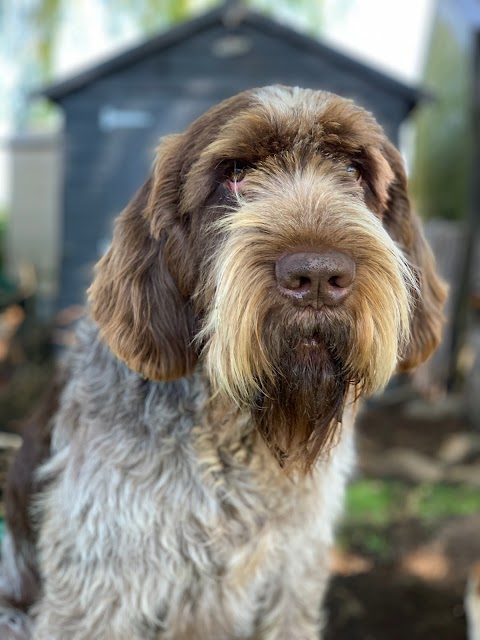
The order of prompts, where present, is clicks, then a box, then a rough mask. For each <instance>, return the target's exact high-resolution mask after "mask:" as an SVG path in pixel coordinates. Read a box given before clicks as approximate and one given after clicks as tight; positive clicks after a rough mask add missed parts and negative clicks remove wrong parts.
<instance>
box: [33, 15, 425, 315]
mask: <svg viewBox="0 0 480 640" xmlns="http://www.w3.org/2000/svg"><path fill="white" fill-rule="evenodd" d="M274 83H281V84H286V85H294V86H303V87H311V88H320V89H326V90H329V91H333V92H336V93H339V94H342V95H345V96H348V97H353V98H354V99H356V100H357V101H358V102H359V103H360V104H362V105H364V106H365V107H367V108H368V109H370V110H371V111H373V112H374V113H375V115H376V116H377V118H378V119H379V121H380V122H381V123H382V124H383V125H384V127H385V128H386V130H387V132H388V133H389V135H390V136H391V137H392V138H393V139H394V140H395V139H396V138H397V136H398V130H399V127H400V124H401V123H402V121H403V120H404V119H405V117H406V116H407V115H408V113H409V112H410V111H411V109H412V108H413V107H414V106H415V104H416V102H417V100H418V92H417V91H416V90H415V89H413V88H411V87H408V86H406V85H404V84H402V83H400V82H398V81H396V80H394V79H392V78H390V77H388V76H386V75H384V74H382V73H380V72H378V71H376V70H373V69H371V68H369V67H367V66H365V65H363V64H360V63H358V62H357V61H355V60H353V59H351V58H349V57H348V56H345V55H343V54H341V53H339V52H337V51H334V50H332V49H331V48H329V47H327V46H325V45H323V44H321V43H319V42H318V41H316V40H314V39H312V38H309V37H306V36H304V35H301V34H299V33H298V32H296V31H294V30H292V29H290V28H288V27H286V26H282V25H280V24H278V23H276V22H274V21H272V20H271V19H269V18H266V17H264V16H262V15H259V14H257V13H254V12H252V11H251V10H249V9H247V8H244V7H239V6H238V5H236V6H234V7H230V8H229V7H227V6H223V7H219V8H216V9H214V10H212V11H210V12H209V13H206V14H204V15H201V16H200V17H197V18H195V19H193V20H191V21H189V22H186V23H184V24H181V25H180V26H178V27H176V28H174V29H172V30H170V31H168V32H166V33H162V34H160V35H158V36H157V37H153V38H151V39H150V40H148V41H146V42H144V43H143V44H141V45H140V46H137V47H135V48H133V49H131V50H129V51H126V52H124V53H122V54H120V55H117V56H116V57H114V58H112V59H110V60H107V61H106V62H103V63H102V64H99V65H98V66H95V67H94V68H91V69H90V70H88V71H86V72H84V73H81V74H79V75H76V76H75V77H73V78H70V79H68V80H66V81H63V82H60V83H57V84H54V85H51V86H49V87H47V88H45V89H44V90H43V91H41V95H43V96H46V97H47V98H49V99H50V100H52V101H54V102H55V103H57V104H58V105H60V107H61V108H62V110H63V112H64V116H65V120H64V122H65V124H64V144H65V148H64V190H63V202H62V216H61V217H62V224H61V228H62V231H61V233H62V239H61V266H60V270H59V271H60V283H59V297H58V307H60V308H61V307H65V306H67V305H71V304H74V303H78V302H82V301H83V299H84V291H85V289H86V286H87V285H88V282H89V281H90V279H91V268H92V265H93V264H94V263H95V262H96V261H97V259H98V258H99V256H100V255H101V254H102V253H103V251H104V250H105V248H106V246H107V245H108V242H109V238H110V236H111V221H112V218H113V217H114V216H115V215H116V214H117V213H118V212H119V211H120V210H121V209H122V208H123V207H124V206H125V205H126V203H127V202H128V200H129V199H130V198H131V196H132V195H133V193H134V192H135V191H136V189H137V188H138V187H139V186H140V184H141V183H142V182H143V180H144V179H145V177H146V175H147V173H148V171H149V168H150V165H151V162H152V158H153V152H154V148H155V146H156V144H157V142H158V139H159V138H160V137H161V136H163V135H165V134H167V133H171V132H175V131H181V130H182V129H183V128H184V127H185V126H186V125H187V124H188V123H190V122H191V121H192V120H193V119H194V118H196V117H197V116H199V115H200V114H201V113H203V112H204V111H205V110H206V109H208V108H209V107H210V106H211V105H212V104H214V103H216V102H218V101H219V100H222V99H224V98H226V97H228V96H231V95H233V94H235V93H238V92H239V91H242V90H244V89H247V88H250V87H255V86H263V85H268V84H274Z"/></svg>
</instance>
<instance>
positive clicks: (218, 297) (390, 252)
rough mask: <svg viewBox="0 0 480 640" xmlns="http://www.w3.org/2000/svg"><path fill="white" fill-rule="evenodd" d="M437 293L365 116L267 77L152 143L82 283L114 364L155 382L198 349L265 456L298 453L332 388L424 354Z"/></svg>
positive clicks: (179, 370) (323, 431)
mask: <svg viewBox="0 0 480 640" xmlns="http://www.w3.org/2000/svg"><path fill="white" fill-rule="evenodd" d="M444 300H445V287H444V285H443V283H442V282H441V280H440V279H439V278H438V276H437V274H436V272H435V265H434V260H433V257H432V254H431V251H430V249H429V247H428V246H427V244H426V242H425V240H424V238H423V235H422V231H421V228H420V224H419V221H418V219H417V218H416V216H415V215H414V214H413V213H412V211H411V208H410V204H409V199H408V195H407V185H406V176H405V172H404V169H403V164H402V161H401V158H400V156H399V154H398V152H397V151H396V149H395V148H394V147H393V146H392V144H391V143H390V142H389V141H388V140H387V139H386V137H385V135H384V133H383V131H382V129H381V128H380V127H379V125H378V124H377V123H376V122H375V120H374V118H373V117H372V116H371V115H370V114H369V113H367V112H366V111H364V110H363V109H361V108H359V107H357V106H355V105H354V104H353V103H352V102H351V101H349V100H345V99H342V98H340V97H338V96H335V95H332V94H330V93H326V92H318V91H310V90H301V89H298V88H295V89H291V88H283V87H269V88H265V89H259V90H252V91H248V92H245V93H242V94H240V95H238V96H236V97H234V98H231V99H229V100H226V101H225V102H222V103H221V104H219V105H217V106H215V107H213V108H212V109H210V110H209V111H208V112H207V113H206V114H205V115H203V116H202V117H201V118H199V119H198V120H197V121H195V122H194V123H193V124H192V125H191V126H190V128H189V129H188V130H187V131H186V132H185V133H183V134H179V135H174V136H170V137H168V138H166V139H165V140H164V141H163V142H162V144H161V145H160V147H159V150H158V156H157V160H156V163H155V166H154V168H153V172H152V175H151V176H150V177H149V178H148V180H147V181H146V183H145V184H144V186H143V187H142V188H141V190H140V191H139V193H138V194H137V195H136V197H135V198H134V199H133V201H132V202H131V204H130V205H129V206H128V207H127V209H126V210H125V211H124V212H123V213H122V214H121V215H120V217H119V219H118V221H117V225H116V228H115V234H114V238H113V242H112V245H111V247H110V249H109V250H108V252H107V253H106V255H105V256H104V257H103V258H102V260H101V261H100V262H99V264H98V266H97V270H96V278H95V280H94V282H93V284H92V287H91V288H90V302H91V308H92V314H93V317H94V318H95V320H96V321H97V322H98V324H99V326H100V329H101V332H102V335H103V337H104V339H105V340H106V342H107V343H108V344H109V346H110V348H111V349H112V351H113V352H114V353H115V354H116V355H117V356H118V357H119V358H121V359H122V360H124V361H125V362H126V363H127V364H128V365H129V366H130V367H131V368H132V369H134V370H136V371H138V372H139V373H141V374H142V375H144V376H146V377H147V378H152V379H155V380H171V379H175V378H179V377H181V376H184V375H186V374H188V373H189V372H190V371H191V370H192V369H193V367H194V366H195V363H196V362H197V359H198V358H201V359H202V362H204V366H205V367H206V370H207V371H208V373H209V377H210V379H211V381H212V384H213V385H214V387H216V388H217V389H218V390H219V391H220V392H221V393H222V394H223V395H225V396H228V397H230V398H231V399H233V400H234V401H235V402H236V403H238V404H239V405H244V406H248V407H249V408H250V409H251V411H252V413H253V415H254V417H255V419H256V421H257V424H258V427H259V429H260V430H261V432H262V434H263V435H264V437H265V439H266V441H267V442H268V444H269V446H270V447H271V449H272V451H274V453H275V454H276V455H277V457H278V458H279V459H282V460H283V462H284V463H285V464H287V465H288V464H290V463H291V464H294V463H295V462H300V463H301V464H302V465H303V466H304V467H308V466H310V465H311V464H312V462H313V461H314V460H315V459H316V458H317V457H318V454H319V452H320V451H321V450H322V448H323V447H325V445H326V444H327V443H328V442H329V441H330V440H331V438H332V434H333V433H334V432H335V426H336V425H337V423H338V420H339V418H340V416H341V411H342V408H343V404H344V401H345V397H346V394H347V391H348V390H349V388H351V387H355V388H356V390H357V393H360V394H365V395H366V394H370V393H372V392H373V391H375V390H377V389H380V388H382V387H383V386H384V385H385V384H386V382H387V381H388V379H389V377H390V376H391V375H392V373H393V372H394V371H395V369H399V370H403V371H404V370H409V369H411V368H413V367H415V366H417V365H418V364H419V363H421V362H423V361H424V360H425V359H426V358H427V357H428V356H429V355H430V354H431V353H432V351H433V350H434V349H435V347H436V345H437V344H438V342H439V339H440V331H441V326H442V306H443V303H444Z"/></svg>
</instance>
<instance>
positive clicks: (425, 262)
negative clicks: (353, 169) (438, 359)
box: [383, 142, 447, 372]
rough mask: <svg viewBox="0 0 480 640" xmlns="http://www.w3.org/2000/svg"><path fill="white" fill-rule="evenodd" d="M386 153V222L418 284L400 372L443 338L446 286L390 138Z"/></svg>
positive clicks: (411, 366)
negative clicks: (390, 177) (388, 170)
mask: <svg viewBox="0 0 480 640" xmlns="http://www.w3.org/2000/svg"><path fill="white" fill-rule="evenodd" d="M384 156H385V158H386V159H387V161H388V163H389V165H390V168H391V170H392V172H393V180H391V182H390V184H389V186H388V198H387V202H386V207H385V209H384V212H383V224H384V226H385V228H386V229H387V231H388V233H389V234H390V236H391V237H392V238H393V239H394V240H395V241H396V242H397V244H398V245H399V246H400V248H401V249H402V250H403V252H404V254H405V256H406V257H407V260H408V262H409V265H410V267H411V268H412V271H413V272H414V274H415V277H416V280H417V285H418V291H417V292H416V293H415V294H414V309H413V314H412V321H411V337H410V342H409V344H408V347H407V349H406V352H405V353H404V356H403V358H402V360H401V362H400V363H399V367H398V370H399V371H400V372H405V371H409V370H411V369H414V368H415V367H417V366H418V365H419V364H421V363H422V362H424V361H425V360H426V359H427V358H428V357H429V356H430V355H431V354H432V353H433V351H434V350H435V349H436V347H437V346H438V344H439V342H440V339H441V334H442V327H443V324H444V316H443V307H444V303H445V300H446V297H447V287H446V285H445V283H444V282H443V281H442V279H441V278H440V277H439V275H438V273H437V271H436V266H435V258H434V256H433V253H432V251H431V249H430V247H429V245H428V243H427V242H426V240H425V237H424V235H423V230H422V226H421V223H420V220H419V219H418V217H417V215H416V214H415V213H414V212H413V211H412V208H411V205H410V200H409V197H408V191H407V177H406V173H405V168H404V165H403V161H402V158H401V156H400V153H399V152H398V151H397V149H396V148H395V147H394V146H393V145H392V144H391V143H390V142H385V144H384Z"/></svg>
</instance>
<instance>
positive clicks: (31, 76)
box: [0, 0, 480, 640]
mask: <svg viewBox="0 0 480 640" xmlns="http://www.w3.org/2000/svg"><path fill="white" fill-rule="evenodd" d="M479 33H480V2H478V0H403V1H402V2H385V1H384V0H276V2H274V3H273V2H270V1H269V0H249V1H248V2H247V1H245V2H241V1H235V0H234V1H227V2H218V1H217V2H215V1H213V0H115V1H114V0H76V2H71V1H68V0H0V480H1V482H2V484H3V478H4V476H5V472H6V468H7V466H8V464H9V461H10V460H11V458H12V455H13V454H14V451H15V450H16V448H17V447H18V446H19V443H20V442H21V435H22V428H24V425H25V422H23V420H24V417H25V416H26V415H27V414H28V413H29V412H30V411H31V410H32V408H33V407H34V405H35V403H36V402H37V401H38V399H39V398H40V397H41V395H42V393H43V392H44V390H45V388H46V386H47V385H48V383H49V381H50V380H51V377H52V371H53V368H54V361H55V358H56V356H57V355H58V353H59V351H61V349H62V348H63V347H64V346H65V345H67V344H69V343H70V342H71V340H72V325H73V323H74V322H75V320H76V319H77V318H78V316H79V315H80V314H81V309H82V305H83V303H84V292H85V289H86V287H87V285H88V283H89V281H90V278H91V270H92V266H93V264H94V263H95V262H96V261H97V260H98V258H99V257H100V256H101V255H102V253H103V252H104V251H105V249H106V247H107V246H108V243H109V238H110V235H111V228H112V219H113V218H114V216H115V215H116V214H117V213H119V212H120V210H121V209H122V208H123V207H124V206H125V205H126V204H127V202H128V201H129V199H130V198H131V196H132V195H133V194H134V192H135V191H136V189H137V188H138V187H139V186H140V185H141V183H142V182H143V180H144V179H145V177H146V175H147V173H148V171H149V167H150V164H151V162H152V159H153V154H154V148H155V146H156V144H157V142H158V139H159V138H160V137H161V136H162V135H165V134H167V133H171V132H176V131H181V130H182V129H184V127H185V126H186V125H187V124H188V123H189V122H191V121H192V120H193V119H194V118H195V117H197V116H198V115H200V114H201V113H203V112H204V111H205V110H206V109H207V108H208V107H209V106H211V105H212V104H214V103H216V102H218V101H219V100H221V99H223V98H226V97H228V96H230V95H233V94H235V93H238V92H239V91H242V90H244V89H246V88H249V87H255V86H263V85H266V84H273V83H282V84H288V85H299V86H304V87H312V88H321V89H327V90H330V91H333V92H336V93H339V94H342V95H345V96H348V97H352V98H354V99H355V100H356V101H357V102H358V103H360V104H361V105H363V106H365V107H366V108H368V109H369V110H371V111H373V112H374V114H375V115H376V117H377V119H378V120H379V121H380V122H381V123H382V125H383V126H384V127H385V129H386V131H387V132H388V134H389V136H390V137H391V138H392V140H393V141H394V142H395V143H396V144H397V145H399V147H400V149H401V151H402V153H403V155H404V158H405V162H406V165H407V168H408V172H409V177H410V185H411V193H412V198H413V201H414V206H415V208H416V209H417V211H418V212H419V214H420V215H421V216H422V218H423V219H424V222H425V227H426V233H427V236H428V238H429V240H430V242H431V244H432V247H433V249H434V252H435V254H436V258H437V261H438V265H439V270H440V272H441V273H442V274H443V275H444V277H445V278H446V279H447V280H448V282H449V284H450V297H449V303H448V309H447V328H446V330H445V336H444V340H443V343H442V345H441V348H440V349H439V350H438V352H437V353H436V355H435V356H434V357H433V358H432V359H431V361H430V362H429V363H427V364H426V365H425V366H423V367H422V368H421V369H420V370H419V371H418V372H416V373H415V374H414V375H413V376H410V377H407V378H402V379H396V380H395V381H393V383H392V384H391V385H390V387H389V388H388V389H387V391H386V392H385V394H384V395H382V396H381V397H377V398H375V399H373V400H372V401H371V402H369V403H368V405H367V407H366V410H365V411H364V414H363V417H362V420H361V424H360V426H359V435H358V449H359V458H360V459H359V466H358V472H357V474H356V476H355V478H354V481H353V483H352V485H351V488H350V490H349V495H348V509H347V514H346V516H345V518H344V521H343V524H342V526H341V529H340V533H339V539H338V544H337V547H336V550H335V553H334V557H333V560H332V561H333V568H334V578H333V580H332V585H331V588H330V592H329V598H328V609H329V612H330V616H329V618H330V622H329V624H328V628H327V639H333V638H335V639H336V640H339V639H342V638H345V639H347V638H348V640H357V639H359V640H360V639H362V640H367V639H388V640H396V639H397V638H398V639H400V638H401V639H402V640H404V639H405V638H412V639H424V638H425V639H427V638H429V639H432V638H435V639H436V640H442V639H443V638H444V639H445V640H446V639H448V640H455V639H457V638H465V633H466V631H465V626H466V622H465V612H464V605H463V594H464V589H465V584H466V580H467V577H468V575H469V572H470V571H471V569H472V567H473V566H474V564H475V563H476V562H478V561H480V515H479V514H480V355H479V354H480V269H479V251H478V249H479V246H478V245H479V233H478V229H479V227H480V183H479V181H478V177H479V175H478V167H479V164H480V65H479V60H480V37H479Z"/></svg>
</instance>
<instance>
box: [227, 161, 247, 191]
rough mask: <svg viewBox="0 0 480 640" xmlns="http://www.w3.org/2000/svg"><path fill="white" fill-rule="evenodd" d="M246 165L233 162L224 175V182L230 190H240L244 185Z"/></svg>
mask: <svg viewBox="0 0 480 640" xmlns="http://www.w3.org/2000/svg"><path fill="white" fill-rule="evenodd" d="M248 169H249V167H248V165H241V164H236V163H235V164H234V165H233V168H231V169H230V170H229V171H228V172H227V173H226V176H225V183H226V185H227V187H228V188H229V189H231V190H232V191H240V189H243V187H244V186H245V181H246V179H247V173H248Z"/></svg>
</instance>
